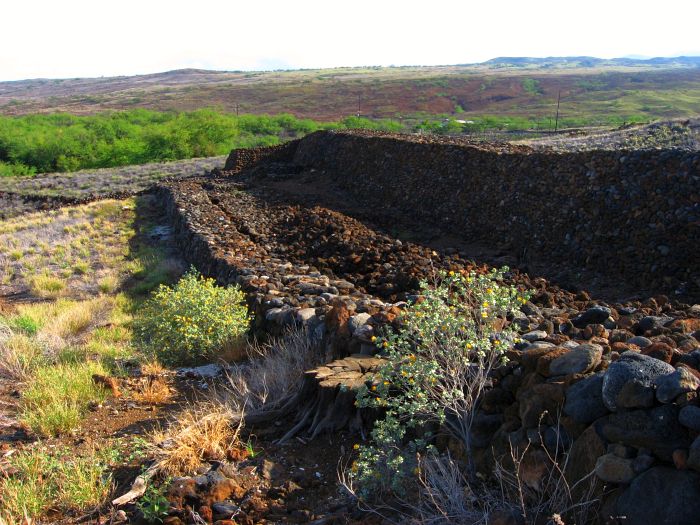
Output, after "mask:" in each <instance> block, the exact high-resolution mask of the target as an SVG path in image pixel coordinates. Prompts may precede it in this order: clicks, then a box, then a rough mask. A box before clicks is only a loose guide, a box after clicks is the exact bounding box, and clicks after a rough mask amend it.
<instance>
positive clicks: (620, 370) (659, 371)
mask: <svg viewBox="0 0 700 525" xmlns="http://www.w3.org/2000/svg"><path fill="white" fill-rule="evenodd" d="M673 371H674V368H673V367H672V366H671V365H669V364H668V363H664V362H663V361H659V360H658V359H654V358H653V357H649V356H645V355H642V354H638V353H636V352H625V353H624V354H622V355H621V356H620V358H619V359H618V360H617V361H615V362H614V363H612V364H611V365H610V366H609V367H608V369H607V371H606V372H605V377H604V378H603V403H605V406H606V407H608V409H609V410H611V411H612V412H614V411H616V410H617V408H618V407H617V402H616V398H617V395H618V394H619V393H620V391H621V390H622V388H623V387H624V386H625V384H626V383H627V382H629V381H633V380H636V381H637V382H639V383H641V384H642V385H644V386H652V385H653V384H654V380H655V379H656V378H657V377H659V376H663V375H667V374H670V373H672V372H673Z"/></svg>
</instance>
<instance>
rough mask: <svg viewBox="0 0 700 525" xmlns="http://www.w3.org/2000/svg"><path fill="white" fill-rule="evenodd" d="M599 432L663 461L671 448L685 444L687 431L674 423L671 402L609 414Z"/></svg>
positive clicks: (686, 446)
mask: <svg viewBox="0 0 700 525" xmlns="http://www.w3.org/2000/svg"><path fill="white" fill-rule="evenodd" d="M600 431H601V434H602V436H603V437H604V438H605V439H607V440H608V441H609V442H611V443H621V444H623V445H627V446H631V447H637V448H648V449H650V450H651V451H652V452H653V453H654V454H655V455H656V456H658V457H659V458H660V459H663V460H666V461H670V460H671V458H672V455H673V451H674V450H676V449H677V448H688V444H689V439H688V431H687V430H686V429H685V428H684V427H683V426H682V425H681V424H680V423H679V422H678V407H677V406H675V405H663V406H658V407H655V408H652V409H650V410H631V411H629V412H618V413H614V414H610V415H609V416H608V417H607V418H606V419H605V420H604V421H603V422H602V425H601V427H600Z"/></svg>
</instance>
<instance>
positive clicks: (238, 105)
mask: <svg viewBox="0 0 700 525" xmlns="http://www.w3.org/2000/svg"><path fill="white" fill-rule="evenodd" d="M240 106H241V105H240V104H239V103H238V102H236V116H238V109H239V108H240Z"/></svg>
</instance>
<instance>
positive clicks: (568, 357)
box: [549, 344, 603, 376]
mask: <svg viewBox="0 0 700 525" xmlns="http://www.w3.org/2000/svg"><path fill="white" fill-rule="evenodd" d="M602 356H603V347H602V346H600V345H596V344H582V345H579V346H577V347H576V348H574V349H573V350H571V351H569V352H567V353H565V354H564V355H561V356H559V357H557V358H556V359H555V360H554V361H552V362H551V363H550V364H549V375H550V376H563V375H568V374H585V373H586V372H589V371H591V370H593V369H594V368H595V367H596V366H598V364H600V359H601V357H602Z"/></svg>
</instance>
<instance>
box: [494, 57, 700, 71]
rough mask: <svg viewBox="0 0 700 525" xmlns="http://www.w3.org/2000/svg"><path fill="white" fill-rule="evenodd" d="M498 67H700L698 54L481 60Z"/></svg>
mask: <svg viewBox="0 0 700 525" xmlns="http://www.w3.org/2000/svg"><path fill="white" fill-rule="evenodd" d="M482 64H483V65H487V66H490V67H498V68H503V67H506V68H522V67H529V68H544V69H549V68H593V67H616V66H617V67H642V68H643V67H657V68H658V67H664V68H665V67H700V56H690V57H685V56H681V57H656V58H631V57H623V58H595V57H586V56H583V57H546V58H531V57H498V58H492V59H491V60H487V61H486V62H482Z"/></svg>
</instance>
